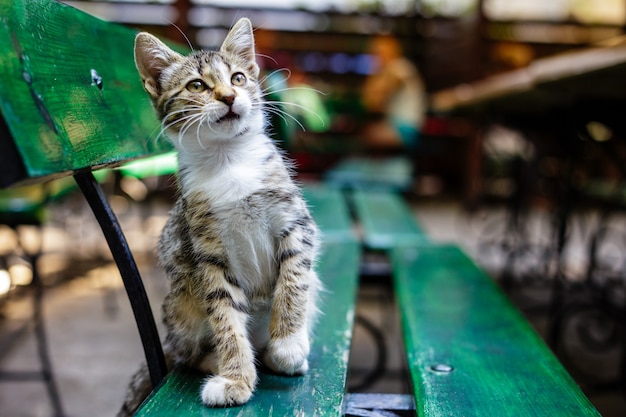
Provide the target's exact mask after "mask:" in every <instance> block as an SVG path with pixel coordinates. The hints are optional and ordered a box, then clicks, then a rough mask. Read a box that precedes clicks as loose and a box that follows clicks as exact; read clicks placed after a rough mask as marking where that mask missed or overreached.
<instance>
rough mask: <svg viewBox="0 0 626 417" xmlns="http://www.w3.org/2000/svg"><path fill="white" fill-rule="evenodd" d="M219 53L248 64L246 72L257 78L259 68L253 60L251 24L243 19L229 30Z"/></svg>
mask: <svg viewBox="0 0 626 417" xmlns="http://www.w3.org/2000/svg"><path fill="white" fill-rule="evenodd" d="M220 51H221V52H223V53H226V54H230V55H234V56H236V57H238V58H240V59H242V60H244V62H246V63H247V64H248V66H249V67H248V70H249V71H250V73H251V75H253V76H254V77H255V78H256V77H258V76H259V66H258V65H257V63H256V60H255V52H254V34H253V30H252V23H250V20H249V19H247V18H245V17H243V18H241V19H239V20H238V21H237V23H235V26H233V27H232V29H230V32H228V35H227V36H226V39H224V43H222V47H221V48H220Z"/></svg>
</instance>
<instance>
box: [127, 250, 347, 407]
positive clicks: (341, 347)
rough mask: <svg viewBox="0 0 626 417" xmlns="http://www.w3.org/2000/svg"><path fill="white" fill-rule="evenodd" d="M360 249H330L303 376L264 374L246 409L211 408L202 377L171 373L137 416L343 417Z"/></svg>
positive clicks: (322, 266) (326, 253) (323, 260)
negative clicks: (202, 399)
mask: <svg viewBox="0 0 626 417" xmlns="http://www.w3.org/2000/svg"><path fill="white" fill-rule="evenodd" d="M358 265H359V245H358V243H357V242H356V240H353V241H352V242H342V243H329V244H325V245H324V248H323V253H322V256H321V259H320V262H319V265H318V273H319V275H320V278H321V279H322V281H323V283H324V285H325V287H326V289H327V292H326V293H325V295H324V298H323V300H324V302H323V303H322V306H321V310H322V316H321V318H320V321H319V323H318V325H317V326H316V332H315V337H314V340H313V343H312V346H311V354H310V355H309V367H310V369H309V372H308V373H307V374H306V375H305V376H302V377H286V376H278V375H272V374H268V373H264V372H261V373H260V381H259V384H258V387H257V389H256V392H255V394H254V396H253V397H252V399H251V400H250V402H249V403H248V404H246V405H244V406H241V407H233V408H217V409H211V408H207V407H205V406H204V405H202V403H201V402H200V395H199V390H200V386H201V382H202V376H201V375H196V374H191V373H189V371H182V370H177V371H175V372H173V373H171V374H170V375H169V376H168V377H167V379H166V380H165V382H164V384H163V385H162V386H161V388H160V389H159V390H157V391H156V392H155V393H153V395H152V396H151V398H149V400H148V401H147V402H146V403H145V404H144V405H143V407H142V408H141V409H140V410H139V412H138V413H137V414H136V416H151V417H157V416H167V417H171V416H185V417H192V416H203V417H205V416H269V415H271V416H285V417H293V416H296V415H302V416H313V415H316V416H339V415H341V414H342V408H343V396H344V392H345V388H344V386H345V381H346V375H347V370H348V354H347V352H348V351H349V349H350V341H351V338H352V325H353V318H354V302H355V296H356V286H357V277H358Z"/></svg>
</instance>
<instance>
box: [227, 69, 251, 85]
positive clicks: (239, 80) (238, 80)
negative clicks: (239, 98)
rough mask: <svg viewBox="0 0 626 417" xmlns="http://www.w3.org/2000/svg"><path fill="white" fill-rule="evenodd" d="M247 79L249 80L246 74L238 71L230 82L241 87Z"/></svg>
mask: <svg viewBox="0 0 626 417" xmlns="http://www.w3.org/2000/svg"><path fill="white" fill-rule="evenodd" d="M246 81H248V79H247V78H246V76H245V75H243V74H242V73H240V72H236V73H234V74H233V76H232V78H231V79H230V82H231V83H232V84H233V85H234V86H237V87H241V86H242V85H244V84H245V83H246Z"/></svg>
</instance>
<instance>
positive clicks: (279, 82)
mask: <svg viewBox="0 0 626 417" xmlns="http://www.w3.org/2000/svg"><path fill="white" fill-rule="evenodd" d="M281 72H285V73H287V75H286V76H285V78H284V79H282V80H277V81H276V82H274V84H271V85H269V86H267V87H265V88H263V90H267V89H270V88H272V87H274V86H276V85H278V84H282V83H285V82H287V80H288V79H289V78H291V70H290V69H289V68H280V69H277V70H274V71H272V72H270V73H269V74H267V75H265V76H264V77H263V78H261V79H260V80H259V85H263V84H264V83H265V81H267V80H268V79H269V78H270V77H271V76H272V75H275V74H278V73H281Z"/></svg>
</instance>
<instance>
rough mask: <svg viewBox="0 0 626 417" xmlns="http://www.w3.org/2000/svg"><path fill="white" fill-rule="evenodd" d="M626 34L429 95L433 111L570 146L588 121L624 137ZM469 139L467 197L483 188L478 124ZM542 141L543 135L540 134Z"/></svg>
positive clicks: (472, 197) (625, 129)
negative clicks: (590, 46) (608, 128)
mask: <svg viewBox="0 0 626 417" xmlns="http://www.w3.org/2000/svg"><path fill="white" fill-rule="evenodd" d="M625 105H626V37H620V38H616V39H612V40H610V41H606V42H605V43H603V44H598V45H596V46H594V47H592V48H586V49H582V50H578V51H573V52H568V53H563V54H559V55H556V56H553V57H548V58H543V59H538V60H536V61H534V62H532V63H531V64H530V65H529V66H527V67H525V68H521V69H517V70H513V71H510V72H506V73H502V74H497V75H493V76H490V77H487V78H484V79H482V80H479V81H476V82H474V83H469V84H461V85H458V86H456V87H453V88H449V89H446V90H442V91H439V92H436V93H434V94H433V95H432V96H431V111H432V112H433V113H434V114H439V115H444V116H446V117H461V118H468V119H471V120H473V121H474V122H475V123H476V124H477V125H478V126H487V125H491V124H502V125H506V126H509V127H512V128H514V129H517V130H520V131H523V132H527V133H528V132H540V133H541V134H548V135H550V136H552V137H555V138H557V140H558V141H559V146H562V147H564V148H565V147H569V146H571V143H572V140H571V139H572V137H576V136H577V135H578V132H580V131H581V130H582V129H585V128H586V126H587V124H588V123H589V122H591V121H594V122H599V123H602V124H604V125H606V126H608V127H610V129H611V131H612V132H614V133H615V134H616V135H619V136H626V135H625V134H624V133H625V131H626V117H624V115H623V113H624V108H626V106H625ZM475 132H476V134H475V135H473V137H471V138H470V140H471V142H472V143H471V145H470V149H471V152H470V154H469V155H468V156H467V157H468V161H467V166H468V172H467V177H468V180H467V182H468V190H467V196H466V198H467V200H468V202H469V203H470V204H471V203H472V202H474V201H475V200H476V199H477V198H478V196H479V195H480V192H481V186H480V176H481V172H482V165H481V151H482V137H481V133H482V132H481V129H476V130H475ZM542 140H543V139H542Z"/></svg>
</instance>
